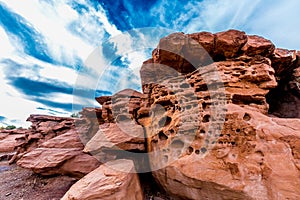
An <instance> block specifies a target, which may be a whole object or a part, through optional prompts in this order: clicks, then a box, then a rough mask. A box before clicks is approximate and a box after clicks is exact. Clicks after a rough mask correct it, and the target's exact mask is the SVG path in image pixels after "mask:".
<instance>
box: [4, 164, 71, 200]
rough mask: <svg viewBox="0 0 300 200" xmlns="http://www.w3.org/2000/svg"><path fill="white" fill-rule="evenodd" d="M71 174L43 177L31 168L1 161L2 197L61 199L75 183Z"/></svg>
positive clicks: (11, 198) (10, 198)
mask: <svg viewBox="0 0 300 200" xmlns="http://www.w3.org/2000/svg"><path fill="white" fill-rule="evenodd" d="M75 181H76V180H75V179H74V178H71V177H69V176H54V177H49V178H48V177H43V176H40V175H37V174H35V173H33V172H32V171H31V170H29V169H24V168H21V167H18V166H17V165H16V164H12V165H9V163H8V162H7V161H1V162H0V199H3V200H4V199H5V200H21V199H22V200H26V199H41V200H42V199H43V200H59V199H61V197H62V196H63V195H64V194H65V193H66V192H67V191H68V189H69V188H70V187H71V185H73V184H74V183H75Z"/></svg>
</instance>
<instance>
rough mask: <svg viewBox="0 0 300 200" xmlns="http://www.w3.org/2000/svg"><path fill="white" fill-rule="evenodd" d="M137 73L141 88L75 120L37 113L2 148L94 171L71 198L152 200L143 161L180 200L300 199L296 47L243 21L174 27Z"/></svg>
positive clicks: (41, 162)
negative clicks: (221, 27)
mask: <svg viewBox="0 0 300 200" xmlns="http://www.w3.org/2000/svg"><path fill="white" fill-rule="evenodd" d="M140 74H141V80H142V90H143V93H140V92H137V91H134V90H131V89H126V90H122V91H120V92H118V93H116V94H114V95H112V96H103V97H97V98H96V101H97V102H98V103H99V104H100V105H101V107H100V108H84V109H83V110H82V112H81V113H80V115H81V117H80V118H78V119H72V118H57V117H50V116H39V115H32V116H31V117H30V118H29V120H30V121H31V122H32V123H33V125H32V127H31V128H30V129H29V130H23V133H20V132H19V133H17V132H10V133H5V132H2V133H1V135H0V137H1V138H2V140H1V142H0V149H2V151H6V152H11V151H12V150H13V149H15V150H16V154H15V156H14V157H13V158H12V160H15V161H17V163H18V164H19V165H20V166H22V167H26V168H31V169H32V170H33V171H35V172H36V173H40V174H43V175H53V174H67V175H71V176H75V177H77V178H80V177H82V176H84V175H85V176H84V178H82V179H81V180H79V181H78V182H77V183H76V184H74V185H73V187H72V188H71V189H70V190H69V191H68V192H67V193H66V195H65V196H64V198H63V199H143V197H142V196H143V195H142V192H141V188H140V183H139V181H138V176H137V175H136V174H135V173H133V172H134V170H136V172H137V173H141V172H142V173H144V172H151V176H153V177H154V178H155V180H156V182H157V183H158V185H160V186H161V188H163V189H164V190H165V192H166V193H167V194H168V196H170V198H173V197H174V198H175V199H195V200H196V199H300V190H299V189H298V188H300V119H299V118H300V53H299V52H297V51H294V50H286V49H279V48H275V46H274V45H273V43H272V42H271V41H270V40H267V39H265V38H262V37H260V36H256V35H246V33H244V32H242V31H237V30H229V31H225V32H220V33H216V34H212V33H208V32H201V33H193V34H184V33H173V34H171V35H169V36H166V37H164V38H162V39H161V40H160V42H159V44H158V46H157V48H156V49H154V50H153V52H152V58H150V59H149V60H147V61H145V62H144V63H143V65H142V67H141V70H140ZM6 143H10V145H7V146H5V147H4V146H3V145H1V144H6ZM101 163H106V164H101ZM99 165H100V167H99ZM113 166H119V167H121V168H119V170H116V169H114V168H113ZM111 167H112V168H111ZM86 174H87V175H86Z"/></svg>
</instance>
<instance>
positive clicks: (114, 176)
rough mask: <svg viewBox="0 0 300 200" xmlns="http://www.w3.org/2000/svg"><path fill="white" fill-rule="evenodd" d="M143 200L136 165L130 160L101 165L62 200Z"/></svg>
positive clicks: (76, 184) (81, 180) (73, 187)
mask: <svg viewBox="0 0 300 200" xmlns="http://www.w3.org/2000/svg"><path fill="white" fill-rule="evenodd" d="M71 199H72V200H83V199H84V200H98V199H103V200H105V199H107V200H119V199H124V200H125V199H132V200H141V199H143V192H142V189H141V186H140V183H139V179H138V176H137V174H135V169H134V164H133V162H132V161H130V160H124V159H121V160H115V161H111V162H108V163H106V164H103V165H101V166H100V167H99V168H97V169H95V170H94V171H92V172H91V173H89V174H88V175H86V176H85V177H83V178H82V179H80V180H79V181H78V182H77V183H75V184H74V185H73V186H72V187H71V188H70V190H69V191H68V192H67V193H66V194H65V196H64V197H63V198H62V200H71Z"/></svg>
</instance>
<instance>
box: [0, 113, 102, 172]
mask: <svg viewBox="0 0 300 200" xmlns="http://www.w3.org/2000/svg"><path fill="white" fill-rule="evenodd" d="M75 120H77V119H72V118H63V117H53V116H45V115H31V116H30V117H29V118H28V121H31V122H32V125H31V127H30V128H29V129H28V130H25V129H15V130H10V131H2V133H1V135H2V137H4V139H2V140H0V152H2V157H3V158H4V157H5V155H6V158H11V160H10V162H11V163H12V162H15V161H17V164H18V165H19V166H21V167H24V168H29V169H32V170H33V171H34V172H35V173H39V174H42V175H56V174H57V175H70V176H73V177H76V178H80V177H83V176H84V175H85V174H87V173H89V172H91V171H92V170H94V169H95V168H97V167H98V166H99V165H100V162H99V161H98V160H97V159H96V158H95V157H93V156H92V155H89V154H86V153H84V152H83V148H84V145H83V143H82V141H81V140H80V135H79V134H78V132H77V129H76V127H75V122H74V121H75ZM78 120H80V119H78ZM82 120H88V118H87V117H85V118H83V119H82ZM97 124H98V123H97ZM3 152H14V154H12V155H11V154H9V155H7V154H4V153H3Z"/></svg>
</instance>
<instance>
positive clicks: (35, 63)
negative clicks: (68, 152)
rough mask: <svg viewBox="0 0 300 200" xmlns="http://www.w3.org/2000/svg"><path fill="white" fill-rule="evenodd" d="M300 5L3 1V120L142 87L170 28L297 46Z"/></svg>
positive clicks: (293, 0) (68, 109) (61, 111)
mask: <svg viewBox="0 0 300 200" xmlns="http://www.w3.org/2000/svg"><path fill="white" fill-rule="evenodd" d="M299 8H300V1H298V0H287V1H282V0H243V1H241V0H202V1H196V0H192V1H167V0H149V1H138V0H114V1H108V0H106V1H103V0H98V1H91V0H90V1H84V0H79V1H74V0H49V1H46V0H30V1H20V0H0V71H1V76H0V87H1V93H0V98H1V104H0V125H1V124H2V125H7V124H16V125H20V126H26V125H27V124H26V123H25V122H24V121H25V119H26V118H27V117H28V116H29V114H31V113H40V114H51V115H60V116H69V115H70V114H71V113H72V112H76V111H77V109H80V108H81V107H82V106H95V105H97V104H96V103H95V101H94V98H93V97H94V96H99V95H109V94H111V93H113V92H116V91H118V90H120V89H124V88H126V87H131V88H133V89H137V90H139V89H140V79H139V76H138V71H139V67H140V66H141V64H142V61H144V60H146V59H147V58H149V57H150V56H151V54H150V53H151V49H152V48H154V47H155V45H156V44H157V43H158V40H159V38H160V37H162V36H164V35H166V34H168V33H169V32H170V30H172V31H180V32H185V33H192V32H199V31H210V32H219V31H224V30H227V29H231V28H234V29H239V30H243V31H245V32H246V33H247V34H256V35H261V36H264V37H266V38H268V39H270V40H272V41H273V43H274V44H275V45H276V46H277V47H282V48H288V49H300V39H298V38H299V34H300V26H299V22H298V19H300V12H299ZM147 27H155V28H154V29H153V28H152V29H147ZM153 30H162V31H161V32H155V33H152V32H151V31H153ZM128 31H129V32H128ZM91 55H93V56H94V57H95V56H96V58H95V59H96V62H97V66H92V65H93V63H95V62H94V61H93V62H91V63H90V62H89V61H90V60H91V59H94V57H93V56H91ZM74 89H75V92H74Z"/></svg>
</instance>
